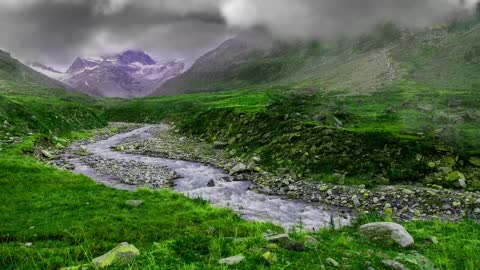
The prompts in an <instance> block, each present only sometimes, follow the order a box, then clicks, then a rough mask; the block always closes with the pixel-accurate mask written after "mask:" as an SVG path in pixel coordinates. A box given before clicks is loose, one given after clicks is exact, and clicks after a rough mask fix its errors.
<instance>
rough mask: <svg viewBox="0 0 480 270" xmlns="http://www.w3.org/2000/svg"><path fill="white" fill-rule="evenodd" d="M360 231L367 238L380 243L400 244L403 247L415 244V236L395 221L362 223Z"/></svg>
mask: <svg viewBox="0 0 480 270" xmlns="http://www.w3.org/2000/svg"><path fill="white" fill-rule="evenodd" d="M360 233H361V234H362V236H363V237H365V238H366V239H367V240H369V241H371V242H374V243H377V244H380V245H392V244H398V245H400V246H402V247H409V246H411V245H413V244H414V240H413V237H412V236H411V235H410V234H409V233H408V232H407V230H405V228H404V227H403V226H402V225H400V224H397V223H393V222H374V223H369V224H365V225H362V226H361V227H360Z"/></svg>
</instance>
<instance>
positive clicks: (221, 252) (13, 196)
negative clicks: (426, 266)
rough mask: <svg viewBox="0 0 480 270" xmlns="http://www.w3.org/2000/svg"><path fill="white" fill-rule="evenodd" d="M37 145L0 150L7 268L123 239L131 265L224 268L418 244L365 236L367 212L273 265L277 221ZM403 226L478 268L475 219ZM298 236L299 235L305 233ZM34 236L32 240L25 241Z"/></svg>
mask: <svg viewBox="0 0 480 270" xmlns="http://www.w3.org/2000/svg"><path fill="white" fill-rule="evenodd" d="M77 136H78V134H77ZM30 147H31V146H29V143H25V144H22V145H20V146H18V147H16V148H13V149H8V151H4V152H1V153H0V188H1V190H2V192H1V193H2V201H3V203H2V205H1V206H0V224H2V226H1V227H0V268H1V269H58V268H59V267H62V266H73V265H78V264H84V263H88V262H89V261H90V260H91V259H92V258H94V257H96V256H99V255H101V254H103V253H105V252H106V251H108V250H110V249H111V248H113V247H114V246H116V245H117V244H118V243H120V242H123V241H127V242H129V243H132V244H134V245H135V246H136V247H137V248H139V249H140V250H141V253H142V255H141V256H140V257H139V258H137V259H136V260H135V261H134V262H133V263H132V264H131V265H129V266H128V269H225V268H222V267H221V266H220V265H218V263H217V261H218V260H219V259H220V258H223V257H227V256H232V255H236V254H243V255H245V256H246V258H247V259H246V262H244V263H242V264H240V265H239V266H237V267H232V269H318V267H319V266H320V265H322V264H325V260H326V259H327V258H333V259H335V260H337V261H339V262H340V263H341V264H342V266H345V267H346V266H347V265H350V266H351V269H363V268H367V267H368V266H373V267H376V268H377V269H382V268H381V263H380V261H381V260H382V259H383V257H385V256H390V257H393V258H395V257H396V256H397V255H398V254H399V253H408V252H410V251H411V250H412V249H410V251H409V250H402V249H400V248H395V247H380V246H376V245H373V244H371V243H368V242H367V241H365V240H364V239H362V238H361V237H360V235H359V233H358V225H360V224H361V223H365V222H369V221H375V220H379V219H378V218H373V219H372V218H366V219H365V218H363V219H361V220H360V221H359V222H358V223H357V224H355V225H354V226H353V227H351V228H344V229H341V230H338V231H332V230H321V231H319V232H317V233H315V234H314V236H315V237H316V238H317V239H320V245H319V246H318V247H317V248H311V249H307V251H305V252H292V251H288V250H284V249H281V248H279V249H274V250H273V252H274V253H275V254H276V255H277V256H278V262H276V263H274V264H272V265H270V264H268V263H266V262H264V261H263V260H262V258H261V255H262V254H263V252H265V251H261V249H262V248H264V247H265V246H266V244H267V243H265V241H264V240H263V239H262V234H263V233H264V232H266V231H267V230H269V229H270V230H274V231H281V230H280V229H279V228H278V227H275V226H273V225H269V224H261V223H253V222H247V221H243V220H242V219H240V218H239V217H238V216H237V215H235V214H234V213H232V212H231V211H229V210H222V209H216V208H213V207H210V206H209V205H208V204H207V203H206V202H204V201H201V200H190V199H187V198H185V197H184V196H182V195H179V194H175V193H172V192H170V191H167V190H160V191H152V190H148V189H140V190H139V191H137V192H127V191H117V190H112V189H109V188H107V187H104V186H102V185H98V184H96V183H94V182H93V181H92V180H90V179H88V178H87V177H84V176H79V175H74V174H71V173H68V172H63V171H59V170H57V169H55V168H52V167H49V166H46V165H44V164H42V163H40V162H38V161H36V160H34V159H32V158H31V157H28V156H23V155H22V154H21V153H22V151H21V150H22V149H29V148H30ZM129 199H141V200H144V201H145V203H144V204H143V205H142V206H140V207H139V208H131V207H129V206H126V205H125V203H124V202H125V201H126V200H129ZM405 226H406V228H407V229H408V230H409V231H410V232H411V233H412V235H413V236H414V238H415V239H416V241H417V244H416V246H415V247H414V248H413V249H414V250H417V251H419V252H420V253H421V254H423V255H425V256H426V257H427V258H429V259H430V260H432V261H433V262H434V263H435V264H436V265H437V266H438V267H439V268H440V269H475V267H476V266H478V264H479V263H480V259H479V257H478V256H477V254H476V252H477V251H478V249H479V248H480V240H479V239H478V234H479V233H480V225H478V224H476V223H473V222H469V221H466V222H462V223H459V224H449V223H443V222H436V221H433V222H411V223H406V224H405ZM430 236H436V237H437V238H438V240H439V243H438V244H435V245H431V244H426V243H424V242H423V239H424V238H426V237H430ZM292 237H294V238H296V239H300V238H301V237H302V234H299V233H295V234H293V235H292ZM232 239H243V240H241V241H233V240H232ZM28 242H31V243H33V245H32V246H31V247H27V246H25V243H28ZM326 267H327V269H330V267H329V266H328V265H326ZM112 269H116V268H115V267H114V268H112ZM118 269H124V266H119V268H118ZM412 269H416V268H412Z"/></svg>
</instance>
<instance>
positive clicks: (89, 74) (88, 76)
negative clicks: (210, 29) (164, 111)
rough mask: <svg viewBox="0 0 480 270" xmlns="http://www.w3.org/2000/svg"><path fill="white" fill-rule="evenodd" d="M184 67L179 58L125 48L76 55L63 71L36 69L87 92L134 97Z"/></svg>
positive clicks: (146, 91) (146, 93) (99, 94)
mask: <svg viewBox="0 0 480 270" xmlns="http://www.w3.org/2000/svg"><path fill="white" fill-rule="evenodd" d="M185 68H186V63H185V61H183V60H154V59H153V58H152V57H151V56H149V55H148V54H146V53H145V52H143V51H138V50H127V51H125V52H123V53H120V54H116V55H110V56H104V57H77V58H76V59H75V61H74V62H73V63H72V65H71V66H70V68H69V69H68V70H67V72H66V73H61V72H59V73H54V72H52V71H49V70H48V69H43V68H38V69H37V70H38V71H40V72H42V73H44V74H46V75H47V76H50V77H54V78H56V79H58V80H61V81H63V82H64V83H66V84H68V85H70V86H71V87H73V88H75V89H78V90H80V91H82V92H85V93H88V94H91V95H97V96H106V97H136V96H145V95H149V94H151V93H152V92H153V91H154V90H155V89H156V88H158V87H159V86H160V85H162V84H163V83H164V82H165V81H167V80H169V79H171V78H173V77H175V76H177V75H179V74H181V73H182V72H184V71H185Z"/></svg>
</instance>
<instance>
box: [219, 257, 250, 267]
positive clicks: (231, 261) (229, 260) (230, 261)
mask: <svg viewBox="0 0 480 270" xmlns="http://www.w3.org/2000/svg"><path fill="white" fill-rule="evenodd" d="M243 260H245V257H243V256H242V255H236V256H232V257H228V258H224V259H221V260H219V261H218V263H219V264H226V265H235V264H239V263H241V262H242V261H243Z"/></svg>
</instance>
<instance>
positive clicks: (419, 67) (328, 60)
mask: <svg viewBox="0 0 480 270" xmlns="http://www.w3.org/2000/svg"><path fill="white" fill-rule="evenodd" d="M478 44H480V25H479V24H478V21H475V20H471V19H470V20H467V21H463V22H456V23H452V24H450V25H442V26H438V27H435V28H432V29H429V30H426V31H423V32H420V33H411V32H408V31H405V30H401V29H399V28H397V27H396V26H395V25H393V24H389V23H386V24H383V25H381V26H379V27H378V28H377V29H375V31H373V32H371V33H370V34H368V35H364V36H362V37H360V38H356V39H351V40H347V39H344V40H337V41H330V42H325V41H324V42H296V43H290V44H280V43H276V44H274V45H273V46H271V48H269V49H254V48H251V47H248V44H245V43H244V42H243V41H242V40H239V39H231V40H228V41H226V42H225V43H223V44H221V45H220V46H219V47H218V48H217V49H215V50H213V51H211V52H209V53H207V54H206V55H204V56H203V57H201V58H200V59H199V60H198V61H197V62H196V63H195V64H194V65H193V66H192V68H191V69H190V70H188V71H186V72H185V73H183V74H182V75H180V76H177V77H175V78H173V79H171V80H169V81H167V82H166V83H165V84H164V85H162V86H161V87H160V88H159V89H158V90H157V91H156V95H171V94H178V93H190V92H205V91H218V90H229V89H236V88H244V87H263V88H264V87H271V86H285V87H289V88H311V89H321V90H322V91H327V92H331V91H335V92H342V93H344V94H354V95H355V94H370V93H372V92H375V91H382V90H383V89H385V88H386V87H387V86H389V85H392V84H395V83H396V82H401V81H405V80H407V81H411V82H415V83H420V84H424V85H429V86H435V87H463V88H465V87H466V88H470V87H475V85H477V86H478V85H480V80H479V77H478V74H479V72H480V46H479V45H478Z"/></svg>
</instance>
